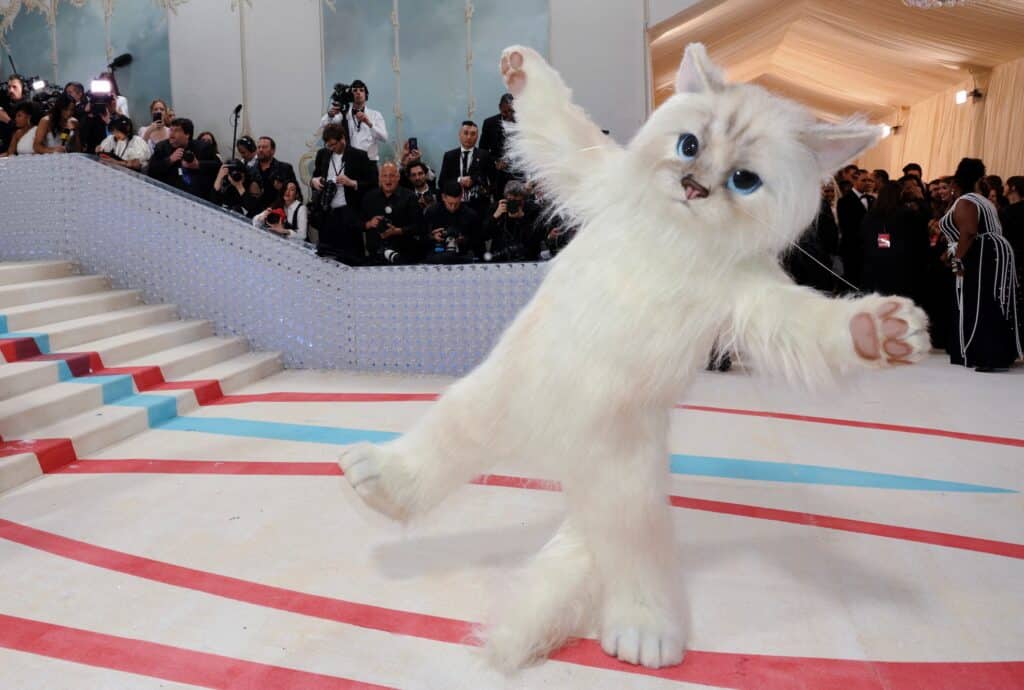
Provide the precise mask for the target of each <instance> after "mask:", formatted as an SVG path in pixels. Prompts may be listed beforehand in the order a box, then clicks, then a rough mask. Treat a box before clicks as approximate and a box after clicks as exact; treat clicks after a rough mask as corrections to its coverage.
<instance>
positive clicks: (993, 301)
mask: <svg viewBox="0 0 1024 690" xmlns="http://www.w3.org/2000/svg"><path fill="white" fill-rule="evenodd" d="M984 175H985V164H984V163H982V162H981V161H980V160H978V159H977V158H964V159H963V160H961V161H960V165H958V166H957V169H956V175H955V176H954V180H953V182H954V185H953V187H954V194H955V197H956V199H955V201H954V202H953V205H952V206H951V207H950V209H949V211H947V212H946V215H944V216H943V217H942V220H941V221H939V227H940V228H941V230H942V234H943V236H944V237H945V238H946V242H947V243H948V245H949V249H948V250H947V255H948V256H949V259H950V265H951V267H952V269H953V272H954V273H955V274H956V289H955V295H954V301H953V310H954V313H953V323H952V328H951V329H950V330H951V333H950V339H949V347H948V350H949V358H950V361H951V362H952V363H953V364H960V365H963V366H968V367H974V368H975V371H1001V370H1006V369H1008V368H1009V367H1010V365H1011V364H1013V362H1014V361H1015V360H1016V359H1017V358H1018V357H1021V356H1022V354H1024V353H1022V351H1021V338H1020V331H1019V325H1018V318H1019V317H1018V313H1017V294H1016V292H1017V275H1016V268H1015V266H1014V257H1013V250H1012V249H1011V248H1010V244H1009V243H1008V242H1007V241H1006V238H1005V237H1003V233H1002V228H1001V226H1000V225H999V216H998V214H997V212H996V209H995V207H994V206H993V205H992V202H990V201H989V200H988V199H986V198H985V197H983V196H981V195H980V194H977V193H975V192H974V191H973V190H975V188H976V185H977V183H978V180H980V179H981V178H982V177H984Z"/></svg>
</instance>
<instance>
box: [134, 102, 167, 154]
mask: <svg viewBox="0 0 1024 690" xmlns="http://www.w3.org/2000/svg"><path fill="white" fill-rule="evenodd" d="M149 117H150V119H151V122H150V124H148V125H146V126H145V127H143V128H142V129H140V130H139V136H140V137H142V139H143V141H145V142H146V143H147V144H149V148H150V150H152V149H154V148H156V145H157V144H159V143H160V142H161V141H166V140H167V136H168V134H169V129H168V128H169V127H170V125H171V121H172V120H173V119H174V111H173V110H171V109H170V108H169V107H167V104H166V103H164V102H163V101H162V100H160V99H159V98H157V99H155V100H154V101H153V102H152V103H150V104H149Z"/></svg>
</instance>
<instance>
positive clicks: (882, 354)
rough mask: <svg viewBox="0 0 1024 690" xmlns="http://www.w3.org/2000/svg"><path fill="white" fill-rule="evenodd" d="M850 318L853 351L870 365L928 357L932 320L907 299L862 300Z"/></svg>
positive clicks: (898, 362)
mask: <svg viewBox="0 0 1024 690" xmlns="http://www.w3.org/2000/svg"><path fill="white" fill-rule="evenodd" d="M856 307H857V312H856V313H855V314H854V315H853V318H851V319H850V335H851V336H852V337H853V349H854V350H855V351H856V353H857V356H858V357H859V358H860V359H861V361H862V362H864V363H865V364H867V365H868V366H887V365H890V364H912V363H913V362H916V361H918V360H920V359H921V358H922V357H924V356H925V355H926V354H928V351H929V349H930V348H931V341H930V339H929V337H928V317H927V316H926V315H925V313H924V311H923V310H922V309H921V308H919V307H918V306H916V305H915V304H914V303H913V302H912V301H910V300H909V299H906V298H905V297H880V296H877V295H875V296H872V297H865V298H864V299H861V300H858V301H857V303H856Z"/></svg>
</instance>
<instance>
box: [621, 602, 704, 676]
mask: <svg viewBox="0 0 1024 690" xmlns="http://www.w3.org/2000/svg"><path fill="white" fill-rule="evenodd" d="M685 644H686V640H685V631H684V630H683V626H682V623H681V622H680V621H679V618H678V616H673V615H671V614H666V613H663V612H658V611H655V610H653V609H651V608H649V607H647V606H643V605H633V606H630V607H623V608H618V609H617V610H616V609H615V608H613V609H612V610H610V611H608V610H606V611H605V614H604V621H603V622H602V625H601V649H603V650H604V652H605V654H607V655H609V656H613V657H616V658H618V659H619V660H620V661H625V662H626V663H628V664H640V665H641V666H646V667H647V668H662V667H665V666H675V665H677V664H680V663H682V661H683V655H684V654H685V653H686V649H685V647H684V645H685Z"/></svg>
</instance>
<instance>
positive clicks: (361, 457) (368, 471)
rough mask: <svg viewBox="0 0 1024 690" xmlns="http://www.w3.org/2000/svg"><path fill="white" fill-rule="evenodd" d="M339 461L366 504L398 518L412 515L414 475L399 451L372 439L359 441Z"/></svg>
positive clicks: (401, 518)
mask: <svg viewBox="0 0 1024 690" xmlns="http://www.w3.org/2000/svg"><path fill="white" fill-rule="evenodd" d="M338 464H339V465H340V466H341V469H342V471H343V472H344V473H345V477H346V478H347V479H348V481H349V483H350V484H351V485H352V488H354V489H355V490H356V493H357V494H359V497H360V498H362V499H363V500H364V501H365V502H366V504H367V505H369V506H370V507H371V508H373V509H374V510H376V511H378V512H380V513H383V514H384V515H387V516H388V517H390V518H393V519H395V520H400V521H403V522H404V521H406V520H408V519H409V516H410V515H411V512H412V511H411V508H410V505H409V503H410V501H409V498H410V489H411V486H412V477H411V475H410V473H409V472H408V471H406V470H405V468H404V467H403V466H402V463H401V457H400V456H399V455H398V454H397V453H394V452H392V451H390V450H388V449H386V448H384V447H382V446H375V445H373V444H372V443H357V444H356V445H354V446H351V447H349V448H346V449H345V452H343V453H342V454H341V457H339V458H338Z"/></svg>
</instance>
